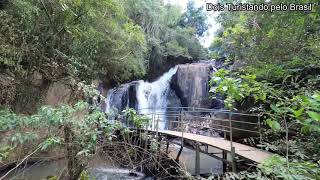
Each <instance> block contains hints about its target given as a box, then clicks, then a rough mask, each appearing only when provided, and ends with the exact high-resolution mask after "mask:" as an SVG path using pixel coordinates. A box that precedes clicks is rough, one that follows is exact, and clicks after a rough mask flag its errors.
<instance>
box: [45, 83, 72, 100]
mask: <svg viewBox="0 0 320 180" xmlns="http://www.w3.org/2000/svg"><path fill="white" fill-rule="evenodd" d="M71 93H72V89H71V87H70V86H69V85H67V84H65V83H64V82H61V81H59V82H54V83H53V84H51V85H50V86H49V89H48V92H47V95H46V99H45V104H47V105H51V106H57V105H59V104H61V103H68V102H69V101H70V98H71Z"/></svg>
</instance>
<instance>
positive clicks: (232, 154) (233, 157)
mask: <svg viewBox="0 0 320 180" xmlns="http://www.w3.org/2000/svg"><path fill="white" fill-rule="evenodd" d="M235 154H236V150H235V147H231V166H232V172H237V166H236V159H235Z"/></svg>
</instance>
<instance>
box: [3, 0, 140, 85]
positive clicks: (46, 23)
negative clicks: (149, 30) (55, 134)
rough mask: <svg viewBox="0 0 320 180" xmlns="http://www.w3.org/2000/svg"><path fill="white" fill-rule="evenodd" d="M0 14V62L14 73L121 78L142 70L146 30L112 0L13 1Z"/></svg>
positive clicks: (86, 77)
mask: <svg viewBox="0 0 320 180" xmlns="http://www.w3.org/2000/svg"><path fill="white" fill-rule="evenodd" d="M0 18H1V19H2V20H1V22H0V32H1V33H0V34H1V35H0V38H1V40H2V41H1V43H0V52H1V56H0V66H1V68H5V69H7V70H9V71H12V72H14V73H16V74H18V75H21V74H23V73H26V72H29V71H33V70H34V69H37V70H39V71H40V72H41V73H42V74H45V75H46V77H47V78H48V79H55V78H61V77H64V76H66V74H67V75H71V76H80V77H81V79H83V80H91V79H94V78H101V79H103V80H104V81H106V82H110V81H116V82H123V81H126V80H128V79H131V78H137V77H141V76H143V75H144V73H145V68H144V65H145V62H144V56H145V51H146V41H145V36H144V33H143V31H142V30H141V28H140V27H139V26H137V25H134V24H133V23H132V21H131V20H130V19H129V18H128V17H127V16H126V14H125V11H124V9H123V8H122V7H121V6H120V5H119V4H117V2H115V1H113V0H98V1H77V0H74V1H65V0H62V1H53V2H48V1H42V0H41V1H35V0H31V1H22V0H15V1H10V3H9V5H8V6H6V8H5V9H4V10H2V11H0Z"/></svg>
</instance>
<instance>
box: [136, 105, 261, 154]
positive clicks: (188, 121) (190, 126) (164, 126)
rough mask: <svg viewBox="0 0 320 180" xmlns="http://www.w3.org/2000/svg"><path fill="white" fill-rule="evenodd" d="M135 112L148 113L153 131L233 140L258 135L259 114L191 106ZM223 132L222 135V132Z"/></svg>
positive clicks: (259, 133) (259, 128) (149, 127)
mask: <svg viewBox="0 0 320 180" xmlns="http://www.w3.org/2000/svg"><path fill="white" fill-rule="evenodd" d="M138 112H139V114H141V115H145V116H148V117H149V118H150V119H151V121H150V123H149V125H148V126H147V127H145V128H146V129H148V130H151V131H154V132H156V134H157V135H158V134H159V131H162V130H169V131H178V132H181V133H182V137H183V134H184V133H194V134H201V135H206V136H218V135H217V134H219V135H220V136H223V138H225V139H228V140H230V147H231V148H232V147H233V145H232V143H233V141H234V140H236V139H240V138H245V137H248V135H249V136H250V137H251V136H260V141H261V138H262V137H261V114H247V113H240V112H233V111H229V110H223V109H205V108H194V107H169V108H165V109H150V108H148V109H139V110H138ZM222 134H223V135H222Z"/></svg>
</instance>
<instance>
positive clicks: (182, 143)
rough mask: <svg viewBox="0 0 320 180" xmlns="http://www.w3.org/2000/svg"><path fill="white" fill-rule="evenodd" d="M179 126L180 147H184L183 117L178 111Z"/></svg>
mask: <svg viewBox="0 0 320 180" xmlns="http://www.w3.org/2000/svg"><path fill="white" fill-rule="evenodd" d="M180 126H181V146H182V147H183V146H184V138H183V134H184V123H183V116H182V115H181V111H180Z"/></svg>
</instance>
